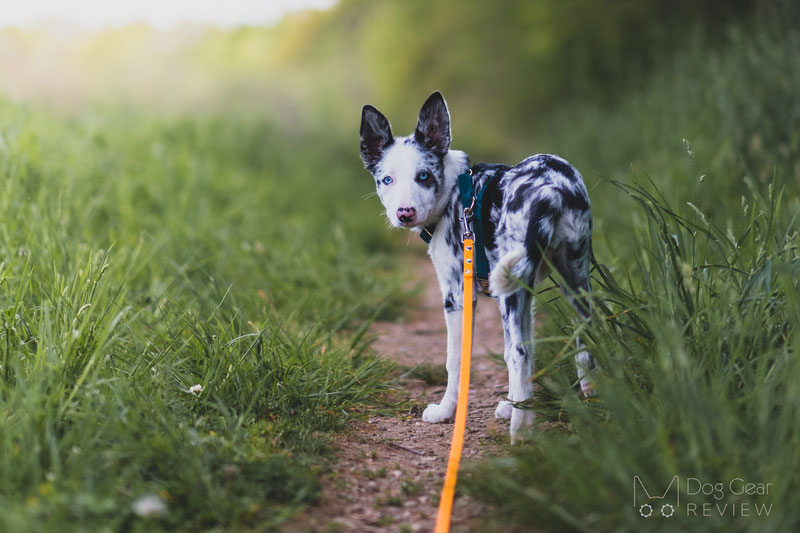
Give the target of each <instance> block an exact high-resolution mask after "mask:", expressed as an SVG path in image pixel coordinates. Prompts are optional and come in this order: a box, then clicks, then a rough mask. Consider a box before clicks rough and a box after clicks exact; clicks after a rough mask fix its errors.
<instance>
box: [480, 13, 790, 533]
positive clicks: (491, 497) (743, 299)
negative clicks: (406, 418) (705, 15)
mask: <svg viewBox="0 0 800 533" xmlns="http://www.w3.org/2000/svg"><path fill="white" fill-rule="evenodd" d="M797 42H798V41H797V32H796V30H794V29H791V30H787V31H785V32H783V33H781V34H780V37H779V38H774V39H773V40H772V41H771V42H769V41H768V40H767V33H766V31H754V32H753V33H752V34H751V35H750V36H749V37H748V38H746V39H745V38H744V37H743V34H742V33H741V32H740V33H734V38H733V41H732V45H731V47H730V48H729V49H728V50H727V52H722V51H716V52H714V53H710V54H709V55H708V56H706V57H705V61H706V62H707V63H706V64H708V65H709V69H708V72H709V73H710V74H711V75H710V76H709V75H705V74H703V72H702V70H701V69H699V68H698V65H702V64H704V63H703V59H702V57H701V56H691V57H690V58H687V59H685V60H682V61H680V60H679V61H678V62H677V63H676V65H677V66H676V69H675V70H676V71H679V70H680V68H678V67H684V68H685V69H686V72H684V73H683V74H682V75H681V77H680V78H679V79H677V80H673V81H671V82H668V83H667V86H666V87H665V85H664V83H665V82H664V80H663V79H661V78H659V79H658V83H656V84H654V85H653V86H652V87H651V88H650V89H649V90H647V91H645V92H643V93H642V94H641V95H640V96H638V97H636V100H635V102H633V103H631V104H627V105H625V106H623V108H622V109H623V110H627V111H631V110H634V111H635V113H634V115H635V116H637V117H640V118H641V120H642V129H641V130H637V131H636V132H631V131H629V130H628V128H629V127H630V123H629V122H627V121H626V120H623V119H621V118H617V117H615V116H613V115H610V114H603V113H601V112H597V113H596V114H595V115H593V116H590V117H588V118H587V122H586V123H585V124H583V125H582V126H581V128H580V131H583V132H588V131H591V130H593V128H594V129H595V130H596V131H603V132H604V133H603V136H604V137H605V138H607V139H609V141H608V142H606V141H597V142H595V141H592V142H591V143H590V142H588V141H587V137H583V135H584V134H582V133H576V135H577V136H578V138H579V139H578V140H575V139H573V140H572V141H571V142H574V143H576V144H575V145H572V146H579V145H580V142H581V141H582V142H584V144H583V147H584V157H586V158H589V159H591V157H592V155H597V157H598V158H600V160H602V159H603V158H604V157H610V158H614V157H616V158H617V160H616V163H615V164H616V165H618V166H621V164H622V162H623V158H624V157H625V155H624V153H625V152H626V150H627V149H630V148H632V147H633V146H640V149H641V153H642V157H643V158H648V157H653V156H655V157H654V158H653V159H651V161H657V162H658V164H655V163H651V164H652V166H647V165H646V166H645V168H647V170H652V172H653V176H652V178H651V177H649V176H645V175H643V174H642V173H641V171H640V170H638V169H639V168H641V167H640V166H637V167H636V169H637V170H635V171H634V173H633V177H632V179H631V178H630V177H629V176H627V175H625V174H623V172H622V171H614V174H613V175H614V177H616V176H617V175H619V174H622V176H621V179H619V180H616V179H606V180H604V181H601V182H600V183H599V184H598V186H597V187H595V189H594V191H597V192H598V194H593V209H594V211H595V216H596V218H597V219H598V220H599V224H598V228H597V231H596V235H597V236H598V239H597V241H598V243H599V246H598V247H597V248H596V256H597V263H596V264H595V267H594V270H593V274H592V278H593V287H594V314H593V316H592V318H591V320H590V321H589V322H588V323H581V322H579V321H577V320H576V319H575V317H574V313H572V312H571V311H570V310H569V309H568V306H565V305H564V303H563V301H562V300H561V299H560V298H556V299H551V298H550V297H549V294H550V293H549V289H545V291H544V292H542V293H540V294H539V302H540V304H541V306H540V307H543V308H544V310H545V313H546V315H548V316H550V317H551V318H552V320H550V321H548V324H547V326H546V328H545V331H544V333H543V335H542V337H540V338H539V339H538V340H537V357H538V359H537V367H538V368H537V374H536V380H537V382H538V383H539V385H540V390H539V391H538V396H537V398H536V399H535V401H534V402H533V405H532V406H531V407H532V408H533V409H534V411H535V412H536V413H537V416H538V418H537V420H538V421H539V423H538V426H539V431H538V434H537V435H536V437H535V438H534V440H533V443H532V445H531V446H526V447H524V448H521V449H517V450H514V451H513V452H512V455H511V457H508V458H503V459H496V460H491V461H488V462H486V463H483V464H478V465H476V466H475V467H474V468H473V470H472V471H471V473H470V475H469V476H466V479H468V487H469V490H470V491H471V492H472V493H473V494H476V495H478V496H480V497H482V498H484V499H486V500H487V501H490V502H492V503H493V504H494V505H495V506H496V511H497V513H496V516H495V520H497V521H498V522H499V523H501V524H502V523H505V522H508V521H513V522H519V523H524V524H526V525H528V526H531V527H533V526H535V527H537V528H543V529H552V530H575V531H794V530H796V529H797V528H798V526H800V512H798V508H800V499H799V498H798V494H800V492H799V491H798V488H800V486H798V478H797V476H796V472H797V471H798V469H800V429H798V423H797V422H798V420H800V385H798V383H800V360H798V357H797V355H798V351H799V350H800V330H798V326H797V325H798V324H799V323H800V253H799V252H798V244H800V243H798V226H797V219H798V216H800V205H799V204H798V196H797V181H796V177H797V174H796V172H797V171H796V167H797V154H796V153H795V152H796V151H795V152H792V151H791V150H789V151H787V150H786V149H784V147H785V146H790V145H796V136H797V132H798V131H800V129H799V128H798V124H800V122H798V115H797V105H796V102H795V98H794V96H793V95H792V94H791V93H792V91H791V90H790V89H789V87H795V88H796V87H797V76H798V72H800V71H798V69H797V65H796V64H795V63H796V62H794V60H793V59H790V58H791V57H793V52H792V50H796V48H797ZM687 73H688V74H687ZM692 75H696V76H697V77H698V78H697V79H692V78H691V76H692ZM770 76H772V77H770ZM756 79H757V80H758V83H755V82H754V81H753V80H756ZM706 82H708V83H706ZM667 94H669V99H668V98H667ZM765 94H771V95H773V96H775V98H776V100H775V101H772V102H770V104H769V106H768V107H767V108H765V109H763V110H762V111H764V112H759V111H757V110H756V109H752V110H751V112H750V113H749V114H739V113H738V112H736V113H731V114H730V116H729V115H727V114H726V112H725V110H726V109H735V108H737V109H741V110H746V109H750V108H749V107H748V106H747V105H745V104H746V102H747V99H748V97H752V98H754V99H755V100H756V101H758V102H760V98H761V97H762V96H763V95H765ZM715 98H718V99H719V101H718V102H717V103H716V104H713V103H712V104H711V105H705V104H704V105H702V106H701V107H702V110H703V111H704V113H705V114H699V113H695V115H694V116H693V117H692V116H691V114H686V113H685V112H686V110H687V109H688V110H694V111H695V112H696V111H698V110H699V109H700V108H698V107H697V105H698V104H697V103H696V102H695V103H693V102H692V99H696V100H699V101H703V102H713V101H714V99H715ZM773 107H775V108H781V109H782V110H783V114H782V115H780V116H779V115H778V114H772V113H769V112H767V110H768V109H772V108H773ZM677 117H682V118H677ZM737 117H738V118H737ZM689 126H691V127H692V128H693V131H692V134H691V137H692V139H693V142H692V143H690V142H688V141H683V144H684V145H683V146H680V143H681V141H680V139H681V137H686V136H687V135H688V134H685V133H684V132H686V131H687V130H686V129H684V128H685V127H689ZM716 126H719V128H720V129H719V130H718V129H716ZM734 126H735V127H734ZM731 128H733V129H731ZM737 137H741V139H740V140H737ZM756 137H757V138H759V139H771V141H770V143H769V145H763V144H757V143H754V141H753V140H752V139H754V138H756ZM634 138H637V139H638V140H637V141H636V142H635V143H634V142H633V139H634ZM670 139H672V141H671V142H673V143H674V145H675V146H676V149H675V150H672V156H671V157H669V156H668V155H669V153H670V151H665V150H664V149H663V148H662V147H661V146H660V143H664V142H667V141H669V140H670ZM617 141H618V142H619V146H617V147H615V148H609V150H610V151H611V153H609V152H606V151H605V150H603V149H599V150H598V149H597V147H598V143H599V145H602V146H607V145H610V144H613V143H614V142H617ZM565 142H567V143H569V142H570V141H565ZM697 145H700V146H703V147H704V148H703V149H702V150H697V148H696V147H697ZM651 147H652V152H653V153H652V154H649V153H648V150H649V149H650V148H651ZM681 151H683V152H684V154H683V156H681V154H680V152H681ZM609 161H610V160H609ZM740 163H741V164H740ZM770 167H771V168H772V169H773V170H772V172H771V173H770V174H769V176H765V175H764V172H765V169H767V168H770ZM709 169H710V170H709ZM628 174H630V173H629V172H628ZM742 193H743V194H742ZM598 199H599V200H600V201H597V200H598ZM611 228H614V231H611ZM578 334H580V336H581V337H582V339H584V340H585V342H586V343H587V345H588V347H589V349H590V350H591V351H592V352H593V353H594V354H595V355H596V356H597V358H598V361H599V366H600V370H599V372H598V374H597V391H598V393H599V394H598V397H597V399H596V400H594V401H581V400H580V399H579V397H578V395H577V394H576V392H575V380H576V376H575V372H574V369H573V368H572V364H571V358H572V355H574V353H575V351H576V350H575V347H574V346H575V345H574V342H572V341H573V339H574V336H575V335H578ZM634 476H638V477H639V478H640V479H641V480H642V482H643V484H644V485H645V486H646V487H648V488H650V489H651V493H652V494H655V493H656V492H657V493H658V495H659V496H660V495H661V492H662V491H663V490H664V489H665V488H667V487H668V485H669V483H670V481H671V480H672V479H673V477H674V476H679V480H680V506H676V512H675V514H674V515H673V516H672V517H669V518H667V517H662V516H660V514H659V511H658V507H656V510H655V514H654V516H652V517H650V518H644V517H642V516H641V515H640V512H639V508H638V507H635V506H634V501H633V492H634ZM737 478H738V479H742V480H743V481H744V482H752V483H764V484H766V483H771V484H772V485H771V487H770V491H769V493H768V494H750V495H748V494H735V493H732V492H731V487H730V482H731V481H733V480H735V479H737ZM690 479H696V480H699V482H702V483H711V484H712V485H716V484H717V483H722V484H723V485H722V486H723V491H722V492H721V493H715V494H711V495H708V494H705V495H704V494H703V493H702V492H701V493H696V491H695V489H696V486H694V485H692V486H687V482H689V480H690ZM692 483H695V482H692ZM717 495H718V496H719V498H717V497H716V496H717ZM640 496H641V495H640ZM639 503H641V499H640V500H639ZM670 503H673V504H675V503H676V502H675V501H674V500H670ZM690 504H691V505H696V506H697V507H694V508H693V509H694V511H695V512H694V513H693V512H692V508H690V507H689V505H690ZM703 504H708V506H709V508H708V513H707V515H706V516H704V508H703ZM717 504H718V505H719V507H717V506H716V505H717ZM726 504H727V507H725V508H724V510H723V511H720V508H723V507H724V506H725V505H726ZM742 504H744V507H745V509H746V510H745V511H742V507H741V506H742ZM756 505H766V506H767V507H769V506H771V509H770V513H769V516H766V515H765V514H763V513H762V514H761V515H759V514H758V513H757V512H756ZM734 507H735V509H734ZM734 513H735V514H734Z"/></svg>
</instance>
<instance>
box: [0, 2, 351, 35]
mask: <svg viewBox="0 0 800 533" xmlns="http://www.w3.org/2000/svg"><path fill="white" fill-rule="evenodd" d="M1 1H2V4H4V5H3V6H2V7H0V27H8V26H16V27H27V26H30V25H32V24H35V23H37V22H39V21H42V20H48V19H50V20H52V19H60V20H64V21H68V22H72V23H76V24H78V25H80V26H82V27H86V28H92V29H95V28H103V27H107V26H124V25H126V24H130V23H133V22H146V23H148V24H149V25H151V26H153V27H156V28H170V27H173V26H176V25H178V24H180V23H182V22H194V23H199V24H211V25H215V26H222V27H232V26H240V25H245V24H247V25H258V24H269V23H272V22H276V21H278V20H279V19H280V18H281V17H282V16H283V15H284V14H285V13H286V12H288V11H297V10H300V9H308V8H318V9H325V8H328V7H331V6H332V5H333V4H335V3H336V0H135V1H131V0H1Z"/></svg>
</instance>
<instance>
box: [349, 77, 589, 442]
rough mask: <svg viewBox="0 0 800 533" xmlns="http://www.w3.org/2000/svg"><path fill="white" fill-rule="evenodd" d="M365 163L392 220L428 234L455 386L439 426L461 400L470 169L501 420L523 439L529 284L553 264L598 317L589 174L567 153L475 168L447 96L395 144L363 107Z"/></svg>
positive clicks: (426, 108) (528, 419)
mask: <svg viewBox="0 0 800 533" xmlns="http://www.w3.org/2000/svg"><path fill="white" fill-rule="evenodd" d="M361 159H362V160H363V161H364V165H365V167H366V168H367V170H369V172H370V173H371V174H372V176H373V177H374V179H375V185H376V187H377V193H378V197H379V198H380V200H381V203H382V204H383V206H384V207H385V208H386V217H387V218H388V219H389V221H390V223H391V224H392V225H393V226H396V227H400V228H408V229H410V230H412V231H416V232H422V236H423V237H424V238H425V239H426V240H427V241H429V247H428V255H429V256H430V258H431V260H432V261H433V265H434V267H435V268H436V276H437V278H438V281H439V286H440V287H441V290H442V299H443V302H444V312H445V320H446V323H447V364H446V367H447V389H446V391H445V393H444V397H443V398H442V400H441V402H439V403H438V404H430V405H428V407H427V408H426V409H425V411H424V413H423V414H422V419H423V420H424V421H425V422H432V423H438V422H444V421H447V420H452V419H453V416H454V414H455V409H456V401H457V398H458V381H459V371H460V359H461V320H462V318H461V317H462V290H463V286H462V284H463V279H462V272H461V266H462V260H463V251H462V248H461V246H462V235H463V233H464V232H465V231H466V228H464V227H463V223H462V221H461V217H462V216H463V214H464V202H463V201H462V199H461V197H460V194H459V186H458V180H459V175H461V174H464V173H465V172H470V171H471V174H472V195H473V198H475V197H476V196H477V197H480V200H481V206H480V209H479V210H478V212H477V213H476V214H477V217H476V218H477V219H476V220H474V221H473V225H474V226H476V227H475V228H474V229H475V233H476V234H477V235H478V236H479V237H482V238H481V239H480V240H482V241H483V242H477V241H476V243H475V246H476V254H477V253H478V252H480V250H479V248H481V247H482V250H483V251H484V252H485V259H486V261H485V263H488V272H490V274H489V276H488V280H483V281H484V282H483V283H480V282H477V283H476V289H477V290H480V291H482V292H484V293H486V294H488V295H490V296H492V297H494V298H496V299H497V303H498V306H499V308H500V316H501V318H502V321H503V334H504V340H505V353H504V358H505V361H506V365H507V366H508V382H509V383H508V386H509V394H508V400H507V401H506V400H503V401H501V402H500V403H499V405H498V406H497V409H496V410H495V417H496V418H506V419H509V418H510V419H511V441H512V442H516V441H518V440H521V439H522V438H524V436H525V434H526V433H527V431H529V430H530V428H531V425H532V423H533V413H532V412H531V411H530V410H527V409H519V408H516V407H514V404H515V403H516V402H522V401H524V400H527V399H529V398H531V396H532V395H533V383H532V381H531V373H532V371H533V295H532V294H531V292H530V291H529V290H527V288H526V286H527V287H533V286H534V285H535V284H536V283H537V282H538V281H539V280H540V279H542V278H545V277H547V275H548V274H549V272H550V267H553V268H555V269H556V270H557V271H558V272H559V273H560V274H561V278H563V284H562V286H561V289H562V291H563V292H564V294H565V295H566V297H567V298H568V299H569V301H570V302H571V303H572V305H573V306H574V307H575V308H576V309H577V311H578V313H580V315H581V316H583V317H584V318H588V316H589V302H588V298H587V296H588V293H589V292H590V291H591V286H590V282H589V268H590V258H591V248H592V214H591V209H590V205H589V195H588V193H587V191H586V186H585V185H584V183H583V179H582V177H581V175H580V174H579V173H578V171H577V170H576V169H575V168H574V167H573V166H572V165H570V164H569V163H567V162H566V161H565V160H563V159H561V158H560V157H557V156H554V155H542V154H540V155H534V156H531V157H529V158H527V159H525V160H524V161H522V162H521V163H519V164H518V165H516V166H513V167H510V166H508V165H500V164H483V163H482V164H478V165H475V166H474V167H472V168H470V164H469V159H468V157H467V155H466V154H465V153H464V152H461V151H457V150H451V149H450V114H449V111H448V109H447V104H446V103H445V101H444V98H443V97H442V95H441V94H440V93H438V92H435V93H433V94H432V95H431V96H430V97H429V98H428V99H427V101H426V102H425V104H424V105H423V106H422V109H421V111H420V113H419V118H418V121H417V127H416V129H415V130H414V133H413V134H411V135H409V136H408V137H397V138H395V137H394V136H393V135H392V129H391V126H390V125H389V122H388V121H387V120H386V117H384V116H383V114H381V113H380V111H378V110H377V109H375V108H374V107H372V106H370V105H366V106H364V108H363V110H362V113H361ZM476 267H478V265H477V264H476ZM479 281H480V280H479ZM486 281H488V283H486ZM487 285H488V287H487ZM472 304H473V306H475V305H476V304H477V300H473V302H472ZM582 346H583V345H582V344H581V343H580V340H579V341H578V347H579V348H581V347H582ZM576 362H577V366H578V376H579V378H580V384H581V389H582V390H583V393H584V394H585V395H586V396H591V395H592V394H593V390H592V384H591V379H590V378H591V374H590V371H591V370H592V369H593V368H594V367H595V361H594V358H593V357H592V356H591V355H590V354H589V353H588V352H587V351H585V350H581V351H580V352H579V353H578V354H577V355H576Z"/></svg>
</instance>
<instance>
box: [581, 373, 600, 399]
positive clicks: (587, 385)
mask: <svg viewBox="0 0 800 533" xmlns="http://www.w3.org/2000/svg"><path fill="white" fill-rule="evenodd" d="M581 390H582V391H583V395H584V396H585V397H586V398H591V397H593V396H595V395H596V394H597V393H596V392H595V391H594V386H593V385H592V382H591V381H590V380H589V379H587V378H583V379H581Z"/></svg>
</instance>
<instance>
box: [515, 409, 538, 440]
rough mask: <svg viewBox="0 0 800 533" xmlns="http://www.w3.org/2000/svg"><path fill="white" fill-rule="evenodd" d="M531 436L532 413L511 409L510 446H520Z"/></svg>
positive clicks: (526, 410) (525, 410)
mask: <svg viewBox="0 0 800 533" xmlns="http://www.w3.org/2000/svg"><path fill="white" fill-rule="evenodd" d="M532 436H533V411H530V410H528V409H513V410H512V413H511V444H522V443H523V442H525V441H526V440H529V439H530V438H531V437H532Z"/></svg>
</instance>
